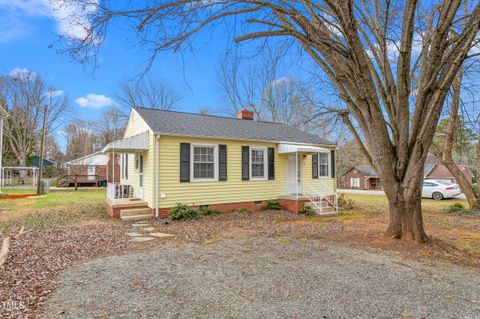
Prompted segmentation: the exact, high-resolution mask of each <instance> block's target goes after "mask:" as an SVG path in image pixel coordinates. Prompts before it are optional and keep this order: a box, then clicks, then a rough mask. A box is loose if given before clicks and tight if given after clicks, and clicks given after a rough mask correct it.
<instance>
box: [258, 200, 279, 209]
mask: <svg viewBox="0 0 480 319" xmlns="http://www.w3.org/2000/svg"><path fill="white" fill-rule="evenodd" d="M282 208H283V207H282V205H280V202H279V201H278V200H269V201H268V202H267V204H266V205H265V206H263V207H262V210H281V209H282Z"/></svg>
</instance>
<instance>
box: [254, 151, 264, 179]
mask: <svg viewBox="0 0 480 319" xmlns="http://www.w3.org/2000/svg"><path fill="white" fill-rule="evenodd" d="M251 161H252V177H265V150H256V149H252V158H251Z"/></svg>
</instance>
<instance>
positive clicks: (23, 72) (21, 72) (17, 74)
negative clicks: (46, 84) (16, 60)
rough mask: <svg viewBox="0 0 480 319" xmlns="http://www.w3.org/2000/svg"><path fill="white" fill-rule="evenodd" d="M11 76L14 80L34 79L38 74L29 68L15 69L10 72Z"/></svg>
mask: <svg viewBox="0 0 480 319" xmlns="http://www.w3.org/2000/svg"><path fill="white" fill-rule="evenodd" d="M10 76H11V77H13V78H26V77H31V78H33V77H35V76H36V73H35V72H33V71H30V70H29V69H27V68H14V69H13V70H12V71H10Z"/></svg>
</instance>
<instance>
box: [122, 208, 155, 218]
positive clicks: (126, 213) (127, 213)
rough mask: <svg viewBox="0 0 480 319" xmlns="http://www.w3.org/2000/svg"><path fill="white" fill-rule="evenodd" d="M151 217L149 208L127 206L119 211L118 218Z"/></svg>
mask: <svg viewBox="0 0 480 319" xmlns="http://www.w3.org/2000/svg"><path fill="white" fill-rule="evenodd" d="M151 217H152V211H151V209H150V208H148V207H145V208H129V209H122V210H121V211H120V218H121V219H123V220H132V219H134V220H137V219H138V220H142V219H149V218H151Z"/></svg>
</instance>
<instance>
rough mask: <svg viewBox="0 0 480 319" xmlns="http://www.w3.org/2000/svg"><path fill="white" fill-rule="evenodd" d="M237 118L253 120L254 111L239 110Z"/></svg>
mask: <svg viewBox="0 0 480 319" xmlns="http://www.w3.org/2000/svg"><path fill="white" fill-rule="evenodd" d="M237 118H238V119H239V120H253V112H252V111H247V110H246V109H242V110H241V111H238V113H237Z"/></svg>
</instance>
